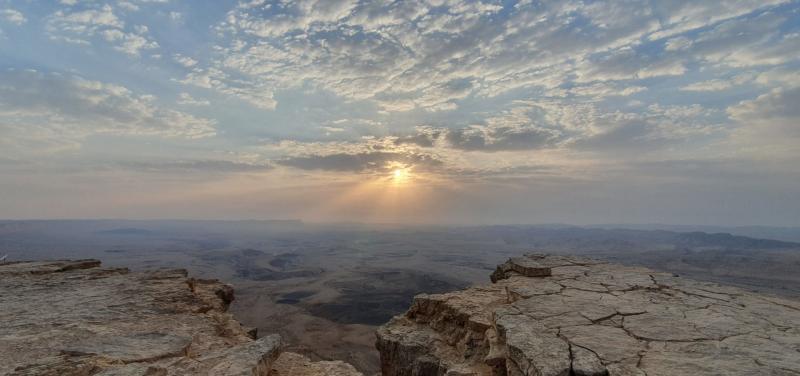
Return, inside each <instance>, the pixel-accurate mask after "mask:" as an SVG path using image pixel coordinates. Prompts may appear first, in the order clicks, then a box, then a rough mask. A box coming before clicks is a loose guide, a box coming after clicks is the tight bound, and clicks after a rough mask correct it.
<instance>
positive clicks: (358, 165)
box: [276, 151, 442, 172]
mask: <svg viewBox="0 0 800 376" xmlns="http://www.w3.org/2000/svg"><path fill="white" fill-rule="evenodd" d="M276 163H278V164H280V165H284V166H289V167H294V168H299V169H302V170H327V171H355V172H365V171H385V170H388V169H389V168H391V165H392V163H400V164H403V165H407V166H413V167H415V168H421V169H433V168H436V167H439V166H441V165H442V161H440V160H439V159H437V158H436V157H434V156H431V155H427V154H417V153H403V152H395V151H370V152H362V153H354V154H350V153H337V154H327V155H306V156H298V157H288V158H284V159H280V160H277V161H276Z"/></svg>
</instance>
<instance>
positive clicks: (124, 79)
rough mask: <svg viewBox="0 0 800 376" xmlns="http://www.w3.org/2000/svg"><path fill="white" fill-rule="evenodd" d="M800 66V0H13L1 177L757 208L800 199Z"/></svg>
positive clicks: (1, 98) (480, 203) (3, 81)
mask: <svg viewBox="0 0 800 376" xmlns="http://www.w3.org/2000/svg"><path fill="white" fill-rule="evenodd" d="M798 50H800V3H798V2H797V1H794V0H767V1H765V0H759V1H756V0H725V1H718V2H696V1H668V2H664V1H655V0H652V1H650V0H632V1H627V2H619V1H591V2H586V1H559V2H543V1H533V0H519V1H494V0H478V1H461V0H412V1H385V2H374V1H359V0H325V1H323V0H296V1H278V0H272V1H268V0H248V1H238V2H234V1H215V2H205V3H202V4H201V5H197V4H195V3H186V2H181V1H148V0H128V1H122V2H106V1H92V2H82V1H61V2H58V3H56V2H53V3H51V4H47V5H37V4H33V3H30V2H28V3H25V2H12V1H9V0H0V58H2V59H0V136H2V137H1V138H0V147H2V150H0V159H1V160H4V161H6V163H2V164H0V173H2V174H5V175H8V177H9V178H10V179H17V180H19V181H23V180H24V179H22V177H23V175H24V174H25V173H35V172H36V171H35V170H39V171H45V170H47V171H52V170H55V169H65V170H70V171H87V170H91V167H90V166H116V167H115V168H120V169H121V170H124V171H127V172H128V173H130V174H132V175H131V176H135V179H137V180H142V181H151V180H149V179H153V180H152V181H153V182H154V183H155V182H161V181H163V179H165V178H166V176H167V175H170V174H171V175H172V176H175V177H180V176H192V178H193V179H196V178H198V177H200V178H201V180H202V176H207V178H208V179H209V180H214V179H219V178H220V177H221V176H222V177H224V178H225V179H245V178H244V177H243V176H247V177H250V178H253V179H259V178H261V177H263V176H269V177H270V179H271V180H267V182H266V183H264V184H267V185H270V186H272V185H275V186H295V187H296V186H307V185H309V186H310V185H314V186H318V187H319V191H317V192H318V193H316V194H319V195H321V196H320V200H321V201H325V200H324V198H325V197H323V196H326V195H328V196H335V195H336V194H337V193H335V192H332V191H330V192H328V193H319V192H322V191H325V189H328V188H330V187H329V186H328V185H326V184H325V183H324V181H325V179H331V178H333V179H336V181H337V182H338V183H341V184H357V183H358V182H364V181H365V180H369V179H374V178H380V177H385V176H387V174H388V173H389V172H390V171H391V170H392V169H395V168H407V169H409V171H415V173H417V174H418V175H419V176H426V177H429V178H430V179H427V180H425V179H420V180H419V181H418V184H419V185H425V184H430V187H429V188H430V189H445V188H443V187H445V186H447V187H448V188H447V189H453V190H457V191H458V192H468V193H464V194H465V195H467V194H468V195H469V196H470V198H469V199H466V200H467V201H466V204H467V205H468V206H469V205H472V206H474V207H486V206H489V203H491V205H492V206H494V207H496V208H497V210H498V211H501V212H502V211H503V210H511V209H508V208H509V206H507V205H506V204H505V203H504V202H503V200H502V197H499V198H498V197H494V196H492V193H493V192H495V190H497V189H499V188H498V187H502V189H511V190H515V191H514V192H515V193H513V194H511V193H508V195H509V197H512V196H513V197H517V198H519V197H528V196H535V195H538V196H537V197H543V198H549V199H552V200H551V201H549V202H550V204H552V203H554V202H567V203H568V202H571V201H570V197H572V195H575V194H578V193H579V192H580V194H583V195H584V196H586V192H597V195H598V196H597V197H593V198H594V199H596V200H597V201H603V202H607V203H610V202H615V199H618V198H619V197H620V196H619V195H620V194H621V193H617V192H622V191H625V190H626V189H629V188H630V187H640V189H642V190H648V189H649V190H652V191H653V192H655V191H659V192H662V191H661V190H662V189H667V188H664V187H669V189H667V191H665V192H662V193H663V194H662V195H660V196H658V197H659V198H658V199H657V200H656V201H659V202H661V204H659V205H661V206H659V205H654V206H653V210H656V211H657V209H658V208H659V207H661V208H673V207H675V206H674V205H672V204H674V201H675V200H680V193H681V192H690V193H691V194H694V195H696V197H697V201H698V202H713V200H711V198H710V196H712V195H713V194H714V190H712V189H707V187H708V185H710V184H717V185H719V186H720V187H723V188H721V189H722V190H723V191H724V190H725V189H728V192H729V193H728V195H729V197H731V199H730V202H725V203H723V204H720V205H723V206H725V207H730V208H731V209H730V210H731V211H732V212H731V213H733V212H735V213H740V214H741V213H747V212H748V211H752V210H753V208H752V205H750V204H747V203H748V202H756V201H758V200H761V199H762V197H764V196H765V195H774V194H775V192H782V193H781V194H789V193H792V192H795V191H797V188H796V187H789V186H786V185H785V184H784V182H786V181H791V180H792V179H793V178H797V177H799V174H800V171H798V170H797V168H796V167H794V166H797V165H798V164H797V163H796V162H798V161H800V149H799V148H797V147H796V145H797V144H798V142H800V140H799V138H800V134H799V133H798V126H797V124H800V113H798V110H797V108H798V106H797V105H796V103H800V93H799V92H798V90H800V89H799V88H800V75H799V74H798V73H797V72H798V71H800V55H798V53H797V52H796V51H798ZM9 166H14V167H13V168H12V167H9ZM30 166H36V167H30ZM48 166H49V167H48ZM679 166H682V167H679ZM48 168H50V169H49V170H48ZM736 168H740V169H742V170H758V171H768V172H769V174H770V179H767V180H769V183H765V179H764V177H763V176H760V177H754V176H752V175H748V174H741V173H736V171H734V170H736ZM26 169H27V170H26ZM98 174H99V173H98ZM710 177H719V179H718V180H713V183H711V181H712V180H710ZM95 178H97V179H101V177H100V176H99V175H98V176H95ZM88 180H91V179H88ZM88 180H87V181H88ZM101 180H102V179H101ZM30 181H33V180H30ZM236 182H237V183H236V184H244V185H249V183H243V182H242V181H239V180H236ZM443 182H447V183H443ZM655 182H659V183H664V182H668V184H666V185H658V184H656V183H655ZM262 183H263V182H262ZM37 184H39V183H37ZM59 184H60V183H59ZM583 184H587V185H586V186H584V185H583ZM704 184H706V185H704ZM760 184H761V185H760ZM581 187H594V188H595V189H594V190H592V189H589V188H586V189H584V188H581ZM27 188H30V187H27ZM195 188H196V189H198V190H200V191H202V192H206V190H207V189H210V188H209V187H208V186H203V187H195ZM0 189H9V190H10V189H17V190H20V192H24V191H26V188H25V187H21V188H20V187H16V188H3V187H2V186H0ZM187 189H191V188H187ZM215 189H217V188H215ZM330 189H333V188H330ZM27 190H29V191H31V192H33V191H35V189H33V190H31V189H27ZM213 191H214V192H217V191H216V190H213ZM526 192H527V194H526ZM797 193H800V192H797ZM725 194H726V193H725V192H723V193H722V195H725ZM22 196H25V195H24V194H23V195H22ZM589 196H591V194H590V195H589ZM589 196H586V197H589ZM644 196H646V195H644V194H643V196H642V197H643V198H642V199H643V200H644ZM26 197H27V196H26ZM35 197H36V196H30V197H29V199H31V200H34V199H35ZM326 197H327V196H326ZM448 197H450V196H448ZM453 197H455V196H453ZM475 197H481V198H480V199H476V198H475ZM661 197H665V198H664V199H663V200H662V199H661ZM702 197H706V198H709V199H708V200H706V201H703V200H702ZM726 197H727V196H726ZM667 198H669V199H667ZM543 200H544V199H543ZM662 201H663V202H662ZM542 202H543V201H539V203H540V204H541V203H542ZM759 202H760V201H759ZM298 205H299V206H302V205H301V204H298ZM454 205H455V204H454ZM101 206H102V205H101ZM512 206H513V205H512ZM767 206H769V205H766V204H765V207H767ZM0 209H2V208H0ZM534 209H535V208H534ZM287 210H288V209H287ZM298 210H299V209H298ZM565 210H566V209H565ZM692 210H693V209H692V208H691V207H688V209H687V211H688V212H687V214H686V215H685V216H684V217H681V214H675V217H676V218H678V217H681V218H684V219H685V220H687V221H691V220H692V219H693V218H695V219H697V220H703V221H705V220H708V221H713V219H704V217H703V216H702V214H698V213H694V212H692ZM698 210H699V209H698ZM776 210H778V211H781V212H782V213H783V214H782V218H783V219H781V221H783V222H791V221H792V220H794V219H797V221H800V218H797V215H796V213H800V207H798V206H797V205H795V206H791V205H789V206H786V207H785V208H781V207H780V205H778V209H776ZM300 211H301V210H299V211H298V212H300ZM565 212H571V213H574V212H575V211H574V210H572V211H570V210H566V211H565ZM689 212H692V213H689ZM731 213H728V214H726V215H722V214H720V218H723V219H724V218H729V217H730V214H731ZM792 213H794V215H793V214H792ZM629 214H630V216H631V218H633V217H636V218H641V216H642V214H641V213H633V212H630V213H629ZM575 215H578V214H575ZM444 216H445V217H446V216H447V215H444ZM637 216H638V217H637ZM515 218H516V217H515ZM655 219H657V218H655Z"/></svg>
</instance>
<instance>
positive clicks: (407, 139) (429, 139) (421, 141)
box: [394, 127, 444, 148]
mask: <svg viewBox="0 0 800 376" xmlns="http://www.w3.org/2000/svg"><path fill="white" fill-rule="evenodd" d="M443 132H444V130H442V129H436V128H430V127H424V128H418V129H417V133H416V134H412V135H408V136H402V137H398V138H397V139H396V140H395V141H394V143H395V145H402V144H411V145H417V146H421V147H425V148H429V147H433V144H434V142H436V140H437V139H439V137H440V136H441V135H442V133H443Z"/></svg>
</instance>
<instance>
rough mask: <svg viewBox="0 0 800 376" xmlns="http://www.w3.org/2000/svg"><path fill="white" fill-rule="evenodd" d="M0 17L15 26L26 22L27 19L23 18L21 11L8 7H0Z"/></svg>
mask: <svg viewBox="0 0 800 376" xmlns="http://www.w3.org/2000/svg"><path fill="white" fill-rule="evenodd" d="M0 19H4V20H6V21H8V22H10V23H12V24H14V25H17V26H19V25H22V24H24V23H25V22H28V19H27V18H25V15H24V14H22V12H20V11H18V10H14V9H10V8H6V9H0Z"/></svg>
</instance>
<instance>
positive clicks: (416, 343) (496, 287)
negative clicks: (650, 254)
mask: <svg viewBox="0 0 800 376" xmlns="http://www.w3.org/2000/svg"><path fill="white" fill-rule="evenodd" d="M491 277H492V281H493V283H492V284H491V285H487V286H477V287H472V288H469V289H466V290H464V291H458V292H452V293H446V294H436V295H424V294H423V295H419V296H417V297H416V298H415V299H414V302H413V303H412V306H411V307H410V309H409V310H408V312H406V314H405V315H402V316H397V317H395V318H394V319H392V320H391V321H390V322H389V323H388V324H386V325H384V326H382V327H381V328H380V329H379V330H378V331H377V337H378V338H377V343H376V346H377V348H378V350H379V351H380V355H381V369H382V373H383V375H385V376H428V375H431V376H440V375H441V376H445V375H446V376H523V375H524V376H534V375H535V376H555V375H564V376H567V375H642V376H645V375H646V376H657V375H720V374H725V375H800V303H799V302H796V301H791V300H785V299H780V298H774V297H770V296H764V295H759V294H755V293H750V292H747V291H744V290H741V289H737V288H732V287H725V286H720V285H717V284H713V283H705V282H698V281H692V280H687V279H684V278H680V277H677V276H674V275H672V274H666V273H659V272H654V271H652V270H649V269H646V268H641V267H630V266H622V265H614V264H608V263H604V262H600V261H596V260H590V259H584V258H576V257H565V256H552V255H528V256H525V257H519V258H512V259H510V260H509V261H508V262H506V263H505V264H502V265H500V266H499V267H498V268H497V270H496V271H495V272H494V273H493V274H492V276H491Z"/></svg>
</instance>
